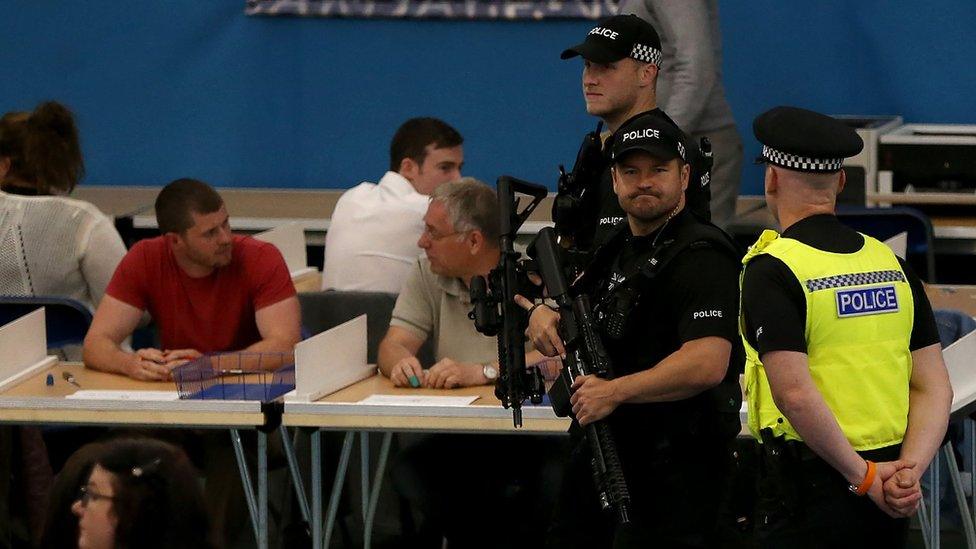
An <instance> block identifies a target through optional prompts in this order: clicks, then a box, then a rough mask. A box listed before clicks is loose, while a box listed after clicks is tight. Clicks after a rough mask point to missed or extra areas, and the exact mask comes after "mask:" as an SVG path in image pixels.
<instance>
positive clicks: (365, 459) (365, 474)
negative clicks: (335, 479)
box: [359, 431, 369, 528]
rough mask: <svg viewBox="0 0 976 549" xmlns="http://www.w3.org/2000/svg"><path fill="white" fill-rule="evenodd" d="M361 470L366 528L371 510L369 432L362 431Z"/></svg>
mask: <svg viewBox="0 0 976 549" xmlns="http://www.w3.org/2000/svg"><path fill="white" fill-rule="evenodd" d="M359 470H360V471H362V474H361V475H359V476H360V479H359V484H360V489H361V490H362V493H361V497H360V500H361V504H362V508H363V509H362V511H363V527H364V528H365V526H366V514H367V511H368V510H369V502H368V501H367V500H368V499H369V432H367V431H362V432H360V433H359Z"/></svg>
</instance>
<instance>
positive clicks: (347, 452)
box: [323, 431, 356, 547]
mask: <svg viewBox="0 0 976 549" xmlns="http://www.w3.org/2000/svg"><path fill="white" fill-rule="evenodd" d="M355 436H356V433H354V432H352V431H350V432H348V433H346V437H345V439H343V441H342V453H341V454H340V455H339V465H338V467H336V475H335V482H333V484H332V494H331V495H330V496H329V510H328V516H327V517H326V520H325V541H324V542H323V543H324V547H328V546H329V542H331V541H332V530H333V528H334V527H335V520H336V514H337V513H338V512H339V496H341V495H342V486H343V484H345V482H346V471H348V470H349V458H350V456H351V455H352V443H353V441H354V440H355Z"/></svg>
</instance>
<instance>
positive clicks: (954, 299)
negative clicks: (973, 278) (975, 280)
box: [925, 284, 976, 316]
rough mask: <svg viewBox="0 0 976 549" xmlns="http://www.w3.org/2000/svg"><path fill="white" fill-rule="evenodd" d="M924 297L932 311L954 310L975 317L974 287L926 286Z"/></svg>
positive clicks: (975, 287)
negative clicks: (930, 304) (925, 296)
mask: <svg viewBox="0 0 976 549" xmlns="http://www.w3.org/2000/svg"><path fill="white" fill-rule="evenodd" d="M925 295H927V296H928V297H929V302H931V303H932V308H933V309H955V310H957V311H962V312H964V313H966V314H967V315H969V316H976V286H953V285H949V284H926V285H925Z"/></svg>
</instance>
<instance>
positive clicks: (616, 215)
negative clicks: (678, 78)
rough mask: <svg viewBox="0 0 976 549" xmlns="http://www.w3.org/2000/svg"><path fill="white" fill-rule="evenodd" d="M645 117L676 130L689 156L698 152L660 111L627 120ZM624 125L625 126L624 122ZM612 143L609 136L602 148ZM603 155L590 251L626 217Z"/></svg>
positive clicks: (606, 153) (651, 111)
mask: <svg viewBox="0 0 976 549" xmlns="http://www.w3.org/2000/svg"><path fill="white" fill-rule="evenodd" d="M645 115H650V116H653V117H655V118H658V119H660V120H661V121H662V122H664V123H666V124H668V125H670V126H673V127H674V128H676V129H677V130H678V131H679V132H680V134H681V144H682V145H684V147H685V150H686V151H689V155H695V154H697V153H696V151H698V146H697V145H694V144H693V142H692V139H691V137H689V136H688V134H686V133H685V132H684V131H683V130H682V129H681V128H680V127H678V125H677V124H676V123H675V122H674V120H671V117H670V116H668V115H667V114H666V113H665V112H664V111H662V110H661V109H657V108H655V109H652V110H650V111H646V112H642V113H640V114H637V115H635V116H633V117H631V118H630V119H628V120H633V118H636V117H638V116H645ZM624 124H626V122H625V123H624ZM624 124H621V127H623V126H624ZM612 143H613V136H612V135H611V136H610V137H608V138H607V140H606V141H605V142H604V146H605V147H609V146H611V144H612ZM604 155H605V157H606V158H607V159H608V164H607V167H606V169H604V170H603V174H602V176H601V178H600V185H599V186H598V187H597V200H596V202H597V204H598V205H599V206H598V210H597V223H596V229H595V232H594V235H593V241H592V246H591V247H590V249H591V250H592V249H596V248H597V247H599V246H601V245H603V244H605V243H606V242H607V241H609V240H610V238H611V237H612V236H613V235H614V234H616V232H617V229H618V228H619V226H620V224H622V223H623V221H624V219H626V216H627V214H626V213H625V212H624V210H623V208H621V207H620V201H619V200H617V193H615V192H613V176H612V175H611V174H610V163H609V158H610V151H609V150H607V149H604ZM695 160H696V159H695V158H689V161H690V162H691V163H692V164H694V162H695Z"/></svg>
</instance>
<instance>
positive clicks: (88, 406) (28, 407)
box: [0, 362, 264, 428]
mask: <svg viewBox="0 0 976 549" xmlns="http://www.w3.org/2000/svg"><path fill="white" fill-rule="evenodd" d="M64 372H70V373H71V374H72V375H74V378H75V381H76V382H77V383H78V385H80V386H81V387H80V388H79V387H77V386H75V385H72V384H70V383H68V382H67V381H65V380H64V379H63V377H62V376H63V374H64ZM48 374H51V375H52V376H53V378H54V384H53V385H50V386H49V385H47V383H46V380H47V375H48ZM83 389H84V390H117V391H174V392H175V391H176V384H175V383H174V382H172V381H139V380H135V379H130V378H128V377H125V376H121V375H117V374H109V373H105V372H98V371H95V370H90V369H87V368H85V367H84V365H82V364H81V363H77V362H61V363H57V364H55V365H54V366H52V367H51V368H49V369H47V370H44V371H42V372H40V373H38V374H36V375H34V376H32V377H29V378H27V379H26V380H24V381H23V382H21V383H19V384H17V385H15V386H13V387H11V388H10V389H8V390H6V391H4V392H2V393H0V422H6V423H69V424H102V425H172V426H184V427H185V426H199V427H244V428H247V427H255V426H258V425H264V414H263V413H262V412H261V411H260V405H258V404H257V403H246V404H245V405H244V407H246V408H247V410H246V411H245V410H240V409H235V410H233V411H231V412H228V411H218V410H213V409H212V408H213V406H215V405H216V406H219V405H221V404H223V403H222V402H217V401H180V402H183V403H185V408H187V409H180V410H174V409H166V408H172V407H173V405H174V403H173V402H159V403H146V402H138V403H135V402H134V403H133V406H132V407H130V408H124V406H125V404H124V403H120V407H119V408H114V407H112V408H108V409H105V408H104V403H102V404H98V403H97V402H96V401H86V400H78V401H70V404H69V401H68V400H66V399H65V398H64V397H66V396H68V395H70V394H73V393H75V392H76V391H79V390H83ZM98 402H101V401H98ZM48 404H49V405H48ZM157 404H158V405H157ZM229 404H230V405H231V406H232V407H234V408H240V406H239V405H237V404H234V403H229ZM239 404H240V403H239ZM154 406H155V407H156V409H153V407H154ZM208 406H209V407H210V408H211V409H209V410H207V409H194V408H201V407H208Z"/></svg>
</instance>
